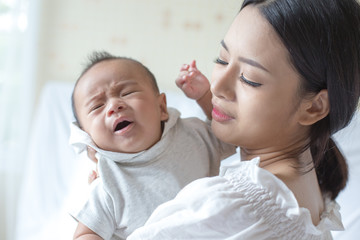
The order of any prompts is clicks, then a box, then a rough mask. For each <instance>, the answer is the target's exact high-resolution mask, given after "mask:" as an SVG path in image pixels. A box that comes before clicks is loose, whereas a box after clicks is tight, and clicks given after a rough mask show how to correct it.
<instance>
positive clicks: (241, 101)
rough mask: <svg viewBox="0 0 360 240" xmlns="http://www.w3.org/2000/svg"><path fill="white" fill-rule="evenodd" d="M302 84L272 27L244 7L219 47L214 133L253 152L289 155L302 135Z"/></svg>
mask: <svg viewBox="0 0 360 240" xmlns="http://www.w3.org/2000/svg"><path fill="white" fill-rule="evenodd" d="M299 83H300V77H299V75H298V74H297V72H296V71H295V70H294V68H293V67H292V65H291V64H290V62H289V55H288V52H287V50H286V48H285V47H284V46H283V44H282V43H281V41H280V39H279V38H278V36H277V35H276V33H275V31H274V30H273V28H272V27H271V25H270V24H269V23H268V22H267V21H266V20H265V19H264V18H263V17H262V16H261V14H260V12H259V10H258V9H257V8H255V7H253V6H247V7H245V8H244V9H243V10H242V11H241V12H240V13H239V14H238V15H237V17H236V18H235V20H234V22H233V23H232V25H231V27H230V29H229V31H228V32H227V34H226V36H225V38H224V40H223V41H222V42H221V50H220V55H219V58H218V59H217V61H216V65H215V68H214V70H213V74H212V79H211V91H212V93H213V100H212V101H213V105H214V109H213V112H212V116H213V121H212V128H213V131H214V133H215V134H216V135H217V136H218V137H219V138H220V139H221V140H223V141H225V142H228V143H232V144H235V145H237V146H240V147H242V148H247V149H250V150H260V151H262V150H264V149H269V150H271V151H273V150H280V151H281V149H284V150H285V149H288V147H289V144H294V143H297V140H298V139H299V136H300V135H299V134H303V133H304V132H303V130H301V129H303V128H302V126H301V125H300V124H298V117H299V114H298V106H299V103H300V100H299V99H300V98H299V96H298V89H299ZM274 148H275V149H274Z"/></svg>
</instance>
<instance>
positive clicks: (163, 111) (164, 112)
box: [158, 93, 169, 121]
mask: <svg viewBox="0 0 360 240" xmlns="http://www.w3.org/2000/svg"><path fill="white" fill-rule="evenodd" d="M158 100H159V106H160V111H161V113H160V114H161V116H160V119H161V121H166V120H168V119H169V113H168V110H167V104H166V95H165V93H161V94H160V95H159V97H158Z"/></svg>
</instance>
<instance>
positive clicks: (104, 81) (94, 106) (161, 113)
mask: <svg viewBox="0 0 360 240" xmlns="http://www.w3.org/2000/svg"><path fill="white" fill-rule="evenodd" d="M74 96H75V97H74V99H75V107H76V111H77V113H78V117H79V121H80V124H81V127H82V129H83V130H84V131H86V132H87V133H89V134H90V136H91V137H92V139H93V141H94V142H95V143H96V145H97V146H99V147H100V148H102V149H104V150H108V151H114V152H124V153H135V152H140V151H143V150H146V149H148V148H150V147H151V146H153V145H154V144H155V143H156V142H158V141H159V139H160V137H161V134H162V130H161V121H165V120H167V119H168V113H167V109H166V98H165V95H164V94H159V93H156V92H155V91H154V88H153V86H152V84H151V80H150V77H149V75H148V74H147V73H146V71H145V70H144V69H143V68H142V66H140V65H139V64H138V63H135V62H132V61H130V60H125V59H116V60H106V61H102V62H99V63H97V64H96V65H94V66H93V67H92V68H91V69H89V70H88V71H87V72H86V73H85V74H84V75H83V76H82V77H81V79H80V81H79V83H78V85H77V87H76V89H75V95H74ZM124 120H126V121H129V122H131V124H130V125H128V126H127V127H126V128H124V129H122V130H119V131H114V130H115V128H116V125H117V123H118V122H122V121H124Z"/></svg>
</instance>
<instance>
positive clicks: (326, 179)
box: [241, 0, 360, 199]
mask: <svg viewBox="0 0 360 240" xmlns="http://www.w3.org/2000/svg"><path fill="white" fill-rule="evenodd" d="M250 4H251V5H256V7H257V8H258V9H259V11H260V12H261V14H262V16H263V17H264V18H265V19H266V20H267V21H268V22H269V23H270V24H271V25H272V27H273V28H274V30H275V31H276V32H277V34H278V36H279V37H280V39H281V40H282V43H283V44H284V46H285V47H286V48H287V50H288V52H289V56H290V61H291V64H292V65H293V66H294V67H295V69H296V70H297V71H298V73H299V74H300V76H301V78H302V79H301V80H302V83H301V93H302V94H308V93H318V92H319V91H320V90H322V89H327V90H328V95H329V102H330V112H329V114H328V116H327V117H325V118H324V119H322V120H320V121H319V122H317V123H316V124H314V125H313V126H312V128H311V131H310V144H309V146H310V149H311V154H312V156H313V161H314V166H315V169H316V173H317V177H318V181H319V184H320V188H321V190H322V191H323V192H324V193H329V194H330V197H331V198H332V199H335V198H336V197H337V195H338V194H339V192H340V191H341V190H342V189H343V188H344V187H345V185H346V182H347V179H348V169H347V163H346V160H345V158H344V156H343V155H342V154H341V152H340V150H339V149H338V147H337V146H336V143H335V142H334V141H333V140H332V139H331V135H332V134H334V133H335V132H337V131H338V130H340V129H342V128H344V127H346V126H347V125H348V124H349V122H350V120H351V119H352V117H353V115H354V113H355V111H356V109H357V106H358V103H359V95H360V6H359V3H358V2H356V0H326V1H324V0H244V2H243V5H242V7H241V9H242V8H244V7H245V6H247V5H250Z"/></svg>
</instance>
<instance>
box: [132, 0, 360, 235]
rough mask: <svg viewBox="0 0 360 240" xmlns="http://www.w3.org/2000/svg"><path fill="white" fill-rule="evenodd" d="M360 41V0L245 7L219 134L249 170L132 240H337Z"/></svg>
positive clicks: (181, 199) (216, 82) (199, 193)
mask: <svg viewBox="0 0 360 240" xmlns="http://www.w3.org/2000/svg"><path fill="white" fill-rule="evenodd" d="M359 43H360V7H359V3H357V2H356V0H327V1H322V0H317V1H314V0H248V1H247V0H245V1H244V3H243V5H242V8H241V11H240V12H239V14H238V15H237V16H236V18H235V20H234V22H233V24H232V25H231V26H230V29H229V31H228V32H227V34H226V35H225V38H224V40H223V41H222V42H221V50H220V55H219V57H218V59H217V60H216V66H215V68H214V71H213V75H212V79H211V80H212V81H211V91H212V94H213V99H212V103H213V106H214V108H213V112H212V117H213V121H212V129H213V131H214V133H215V134H216V135H217V136H218V137H219V138H220V139H221V140H223V141H225V142H228V143H231V144H235V145H237V146H239V147H240V150H241V159H242V161H241V162H239V163H237V164H236V165H232V166H229V167H224V168H222V170H221V174H220V176H218V177H213V178H205V179H200V180H197V181H195V182H193V183H191V184H189V185H188V186H186V187H185V188H184V189H183V190H182V191H181V192H180V193H179V194H178V195H177V197H176V198H175V199H174V200H172V201H170V202H167V203H165V204H163V205H161V206H160V207H159V208H158V209H157V210H155V212H154V213H153V214H152V216H151V217H150V219H149V220H148V222H147V223H146V225H145V226H144V227H142V228H140V229H138V230H137V231H135V232H134V233H133V234H132V235H131V236H130V237H129V239H131V240H133V239H332V237H331V233H330V231H331V230H342V229H343V226H342V223H341V218H340V216H339V212H338V205H337V204H336V202H335V199H336V197H337V195H338V194H339V192H340V191H341V190H342V189H343V188H344V187H345V185H346V181H347V174H348V172H347V164H346V161H345V159H344V157H343V156H342V154H341V152H340V151H339V149H338V148H337V147H336V144H335V142H334V141H333V140H332V139H331V136H332V134H334V133H335V132H336V131H338V130H340V129H342V128H344V127H345V126H346V125H347V124H348V123H349V122H350V120H351V118H352V116H353V114H354V112H355V111H356V108H357V106H358V101H359V95H360V44H359Z"/></svg>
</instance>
